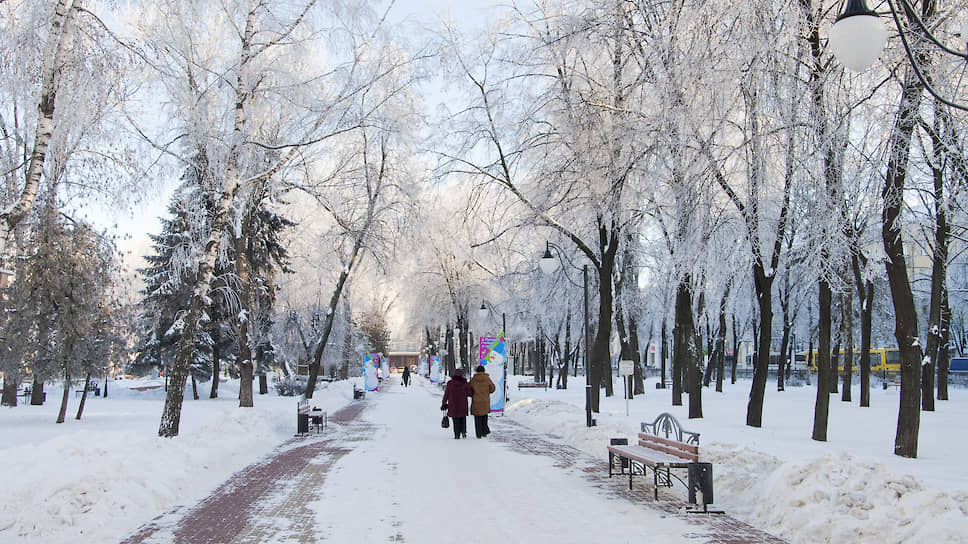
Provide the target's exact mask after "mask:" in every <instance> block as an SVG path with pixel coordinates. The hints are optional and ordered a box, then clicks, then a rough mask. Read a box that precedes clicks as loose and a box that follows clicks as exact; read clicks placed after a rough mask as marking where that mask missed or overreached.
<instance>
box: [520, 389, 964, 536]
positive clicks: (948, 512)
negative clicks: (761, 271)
mask: <svg viewBox="0 0 968 544" xmlns="http://www.w3.org/2000/svg"><path fill="white" fill-rule="evenodd" d="M512 380H513V379H512ZM579 380H581V378H579ZM654 382H655V380H649V382H648V383H647V384H646V386H647V387H646V393H645V395H644V396H638V397H636V398H635V399H633V400H631V401H626V400H625V399H624V398H622V393H621V391H619V393H618V397H612V398H608V399H606V398H604V397H602V406H601V413H600V414H597V415H596V419H597V422H598V426H597V427H596V428H594V429H593V430H592V431H591V432H589V431H588V429H587V428H586V427H585V413H584V408H583V407H584V399H583V398H582V397H581V396H580V391H581V387H579V388H576V389H574V390H569V391H568V392H567V393H566V394H564V395H563V394H562V393H563V392H562V391H554V390H547V391H544V390H540V389H525V390H522V391H521V392H520V393H518V391H516V390H515V389H514V388H513V387H512V388H511V390H510V395H509V396H511V397H512V400H511V402H510V405H509V417H514V418H515V419H517V420H519V421H521V422H523V423H525V424H527V425H529V426H531V427H533V428H535V429H539V430H544V431H546V432H549V433H553V434H558V435H563V436H564V437H565V439H566V440H568V441H569V442H571V443H572V444H573V445H575V446H577V447H579V448H581V449H582V450H585V451H587V452H589V453H592V454H595V455H600V456H603V457H604V456H606V455H607V454H606V449H605V446H606V445H607V444H608V438H609V437H628V438H629V439H630V443H634V438H635V433H636V432H637V431H638V427H639V425H638V424H639V422H640V421H649V422H651V421H652V420H654V418H655V416H656V415H658V414H659V413H662V412H669V413H671V414H673V415H674V416H675V417H676V418H677V419H678V420H679V422H680V423H681V424H682V426H683V427H684V428H685V429H687V430H690V431H696V432H700V433H701V437H700V444H701V445H700V455H701V458H702V460H703V461H709V462H712V463H713V474H714V488H715V499H716V505H717V507H719V508H723V509H725V510H726V511H727V512H728V513H730V514H731V515H733V516H735V517H737V518H740V519H743V520H745V521H748V522H750V523H751V524H752V525H755V526H757V527H760V528H762V529H765V530H767V531H769V532H771V533H774V534H777V535H780V536H782V537H784V538H786V539H788V540H790V541H792V542H796V543H815V542H836V543H871V544H887V543H915V542H936V543H940V542H945V543H949V542H968V433H966V429H968V391H966V390H964V389H959V388H952V389H951V390H950V398H951V400H949V401H945V402H940V401H939V402H937V406H936V411H934V412H922V415H921V427H920V435H919V436H920V438H919V447H918V458H917V459H904V458H901V457H897V456H895V455H894V454H893V452H894V434H895V429H896V425H897V409H898V391H897V389H896V388H894V387H889V388H888V389H887V390H883V389H880V388H877V389H872V391H871V407H869V408H860V407H859V402H858V400H859V398H860V395H859V389H858V388H855V389H854V390H853V391H852V395H853V399H854V402H852V403H849V404H848V403H844V402H841V401H840V396H839V395H832V396H831V403H830V419H829V428H828V433H827V442H815V441H813V440H811V439H810V436H811V434H812V429H813V408H814V401H815V399H816V388H815V386H814V387H809V386H803V387H787V390H786V391H784V392H778V391H776V386H775V384H774V383H771V384H769V386H768V387H767V392H766V399H765V402H764V406H765V407H764V411H763V426H762V427H761V428H759V429H755V428H752V427H747V426H746V424H745V423H746V404H747V402H748V400H749V389H750V382H749V381H748V380H744V381H739V382H737V383H736V384H735V385H729V384H725V385H724V390H725V391H724V393H716V392H715V391H713V390H710V389H705V390H704V391H703V415H704V416H705V417H704V418H703V419H692V420H690V419H688V413H689V412H688V407H687V406H675V407H674V406H671V399H672V392H671V390H668V389H667V390H656V389H655V385H654ZM513 383H515V382H514V381H512V384H513ZM577 385H579V386H583V385H584V384H583V382H581V381H579V383H578V384H577ZM515 396H519V397H521V398H519V399H515V398H514V397H515ZM683 402H684V403H685V404H686V405H688V397H686V396H684V397H683ZM626 403H627V404H628V412H629V414H630V415H628V416H626V415H625V414H626Z"/></svg>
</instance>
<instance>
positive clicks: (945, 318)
mask: <svg viewBox="0 0 968 544" xmlns="http://www.w3.org/2000/svg"><path fill="white" fill-rule="evenodd" d="M950 332H951V308H950V307H949V306H948V290H947V289H945V290H944V291H943V294H942V301H941V345H942V346H943V348H942V349H941V350H940V351H938V400H948V366H949V363H950V361H949V358H948V349H947V348H948V345H949V342H950V341H951V338H950V337H949V333H950Z"/></svg>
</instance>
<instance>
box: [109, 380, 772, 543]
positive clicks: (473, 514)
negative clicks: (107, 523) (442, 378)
mask: <svg viewBox="0 0 968 544" xmlns="http://www.w3.org/2000/svg"><path fill="white" fill-rule="evenodd" d="M382 389H383V390H381V391H380V392H379V393H371V394H368V396H367V398H366V399H365V400H362V401H354V402H352V403H351V404H349V405H347V406H346V407H345V408H343V409H342V410H340V411H339V412H337V413H335V414H331V415H330V418H329V422H330V426H329V428H328V429H327V430H325V431H324V432H323V433H321V434H318V435H317V434H311V435H309V436H307V437H296V438H293V439H291V440H289V441H287V442H286V443H284V444H282V445H280V447H279V448H277V449H276V450H275V451H274V452H273V453H272V454H271V455H269V456H267V457H266V458H264V459H263V460H261V461H259V462H257V463H255V464H253V465H251V466H249V467H247V468H246V469H244V470H242V471H240V472H239V473H236V474H235V475H233V477H232V478H231V479H230V480H229V481H227V482H226V483H225V484H223V485H222V486H221V487H219V488H218V489H216V490H215V491H214V492H213V493H212V494H211V495H210V496H209V497H207V498H206V499H204V500H203V501H201V502H200V503H198V504H196V505H190V506H182V507H179V508H176V509H174V510H172V511H171V512H167V513H165V514H163V515H161V516H159V517H158V518H156V519H154V520H152V521H151V522H150V523H148V524H146V525H144V526H143V527H141V528H140V529H139V530H138V531H137V532H135V533H134V534H132V535H131V536H129V537H128V538H126V539H125V540H124V541H122V544H161V543H166V544H168V543H174V544H250V543H251V544H269V543H292V544H296V543H299V544H310V543H318V542H336V543H343V542H411V543H414V544H423V543H428V542H444V541H447V542H449V541H451V540H455V538H456V540H457V541H460V542H462V543H473V542H509V543H513V542H517V541H523V540H534V535H541V536H543V537H546V538H541V540H549V541H550V540H554V541H557V542H583V541H587V535H589V534H594V535H595V536H596V540H597V541H600V542H627V541H649V542H697V543H721V544H734V543H735V544H739V543H744V544H747V543H748V544H754V543H763V544H782V543H783V542H784V541H783V540H781V539H778V538H776V537H773V536H771V535H769V534H767V533H764V532H762V531H759V530H757V529H755V528H753V527H751V526H749V525H747V524H745V523H743V522H740V521H738V520H736V519H733V518H731V517H729V516H725V515H710V516H704V515H698V514H684V513H682V508H683V507H684V506H685V503H684V502H683V501H682V498H684V495H685V490H683V489H682V488H681V487H677V488H673V489H671V490H663V492H662V500H661V501H660V502H658V503H656V502H653V501H652V489H651V486H649V484H648V480H649V479H647V478H637V479H636V481H635V484H636V485H635V486H634V487H635V489H634V490H633V491H629V489H628V486H627V482H628V480H627V479H626V478H622V477H618V478H612V479H609V478H608V466H607V461H606V460H605V459H595V458H593V457H592V456H589V455H588V454H586V453H584V452H581V451H579V450H576V449H575V448H572V447H571V446H568V445H567V444H564V443H562V442H560V441H558V440H556V439H555V438H553V437H551V436H548V435H544V434H540V433H537V432H534V431H532V430H530V429H528V428H526V427H524V426H522V425H519V424H517V423H515V422H514V421H512V420H511V419H510V418H500V417H497V418H491V429H492V434H491V436H490V437H488V438H487V439H484V440H475V439H474V438H473V422H472V421H471V422H469V427H471V428H470V429H469V430H470V436H471V438H470V439H468V440H459V441H455V440H453V438H452V435H451V433H450V431H449V430H443V429H440V427H439V425H437V422H438V421H439V412H438V411H437V404H439V394H440V393H439V390H438V389H436V388H434V387H431V386H429V385H427V386H420V382H419V381H418V386H417V387H411V388H403V387H402V386H400V385H399V384H396V383H391V384H389V387H383V388H382ZM428 418H429V420H428ZM428 421H429V423H428ZM448 438H449V440H448ZM475 475H481V476H482V477H475ZM468 482H470V483H468ZM535 490H540V492H539V493H536V494H535ZM529 493H532V494H534V495H533V496H531V495H529ZM468 496H471V497H477V498H487V499H490V500H489V502H491V503H494V504H496V505H497V507H495V508H484V507H480V506H477V505H475V504H474V503H473V501H472V500H469V499H468ZM548 497H554V498H556V499H557V498H561V499H562V500H560V501H558V500H555V501H554V502H555V503H554V504H544V503H546V502H548ZM360 512H366V514H365V515H363V516H361V515H360ZM361 520H365V521H361ZM479 524H483V526H484V527H487V533H486V534H480V535H476V536H473V537H471V538H464V537H461V538H457V537H458V536H460V535H462V534H463V535H465V536H466V535H467V534H468V533H467V528H468V527H470V526H473V527H478V526H479ZM639 527H641V532H640V533H639V534H630V533H632V532H636V531H639ZM471 534H473V533H471ZM583 535H584V536H583ZM478 536H479V537H480V538H479V539H478V538H477V537H478ZM644 537H648V538H647V539H645V540H643V538H644Z"/></svg>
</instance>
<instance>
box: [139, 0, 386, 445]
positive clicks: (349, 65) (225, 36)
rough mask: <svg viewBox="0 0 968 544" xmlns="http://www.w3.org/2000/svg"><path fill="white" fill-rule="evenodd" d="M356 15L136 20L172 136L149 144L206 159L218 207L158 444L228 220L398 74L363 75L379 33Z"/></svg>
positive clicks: (205, 10)
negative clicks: (170, 145) (179, 146)
mask: <svg viewBox="0 0 968 544" xmlns="http://www.w3.org/2000/svg"><path fill="white" fill-rule="evenodd" d="M366 14H367V12H366V11H365V10H360V11H357V10H343V9H342V7H341V6H337V5H327V6H323V5H322V3H319V2H317V1H315V0H306V1H304V2H301V3H283V2H270V1H268V0H237V1H233V2H226V3H224V4H219V5H208V4H197V3H188V4H186V3H183V2H165V3H161V4H158V5H156V6H152V7H151V9H150V10H149V11H148V12H147V13H146V14H145V16H144V17H143V20H144V24H143V27H142V33H143V35H144V40H143V42H144V47H143V52H142V57H143V58H144V59H145V60H146V61H147V62H148V63H149V65H150V66H151V67H152V69H153V70H154V73H155V75H156V77H157V78H158V81H159V83H160V86H161V87H162V88H163V89H164V92H165V93H166V95H167V96H168V97H169V101H168V102H167V104H166V106H167V107H168V108H167V113H168V114H169V115H170V116H171V118H172V120H173V121H172V123H170V126H172V127H174V129H175V132H174V134H172V135H169V136H168V137H167V138H157V139H156V140H154V143H155V145H158V146H160V144H159V142H162V141H178V142H180V141H182V140H184V141H185V145H186V147H187V148H188V149H191V150H192V152H197V150H199V149H203V150H205V152H206V154H207V156H208V159H209V162H208V165H209V167H208V168H207V170H206V172H205V173H204V180H205V182H206V183H210V184H211V185H212V186H213V187H215V188H217V191H216V194H217V195H218V196H217V199H216V202H217V204H216V206H215V208H214V210H213V212H212V215H211V219H210V226H209V233H208V236H207V239H206V241H205V245H204V248H202V249H201V250H200V251H199V252H198V256H197V272H196V274H195V278H196V284H195V289H194V292H193V294H192V298H191V301H190V303H189V307H188V308H187V309H186V310H187V311H186V316H185V329H184V332H183V336H182V342H181V343H180V344H179V346H178V350H177V352H176V357H175V361H174V364H173V366H172V376H171V378H172V379H171V383H172V386H170V387H169V390H168V395H167V398H166V401H165V408H164V411H163V414H162V418H161V425H160V427H159V435H160V436H166V437H171V436H175V435H177V434H178V424H179V420H180V414H181V402H182V393H183V390H184V383H185V379H186V376H187V371H188V367H189V361H190V358H191V353H192V343H193V339H194V337H195V332H196V330H197V328H198V326H199V321H200V318H201V316H202V313H203V310H204V307H205V306H206V304H207V300H208V298H209V291H210V286H211V282H212V272H213V269H214V264H215V261H216V258H217V256H218V254H219V251H220V244H221V240H222V238H223V234H225V233H226V232H227V227H228V226H229V219H230V217H232V215H231V211H232V210H233V208H235V207H236V206H241V205H242V204H243V203H244V202H245V199H244V198H241V197H242V196H243V195H245V194H247V192H248V191H249V190H251V189H252V188H254V187H258V186H260V184H262V183H265V182H266V181H268V180H271V179H273V177H274V176H276V175H277V174H280V173H284V172H285V169H286V167H287V166H290V164H291V162H292V161H293V159H294V158H296V157H300V159H301V160H303V161H305V157H307V156H312V150H313V149H316V150H318V149H319V148H320V145H321V144H323V143H325V142H326V141H328V140H329V139H331V138H333V137H335V136H338V135H340V134H343V133H346V132H348V131H351V130H354V129H355V128H357V127H359V126H360V125H361V123H362V122H363V120H365V119H366V118H367V116H368V115H369V113H370V111H369V110H367V109H361V108H360V106H361V105H364V103H363V101H361V100H358V97H359V96H360V95H361V94H363V93H365V92H366V91H367V90H368V89H370V88H371V87H372V86H373V83H375V82H377V81H380V80H381V79H382V78H385V77H386V76H387V75H388V74H394V73H395V69H396V68H398V67H399V65H400V63H399V59H398V58H391V59H388V60H387V62H388V64H386V65H382V68H381V69H372V70H366V69H364V65H366V63H367V62H370V61H372V60H373V57H371V56H369V55H370V54H373V53H374V52H373V51H371V50H370V49H369V47H370V45H371V44H372V41H373V39H374V38H375V36H376V34H375V32H376V30H377V29H379V23H378V22H377V23H376V24H370V23H371V21H372V19H369V18H367V16H366ZM356 16H359V17H360V18H358V19H354V18H353V17H356ZM323 59H325V60H323ZM369 66H370V67H372V68H376V67H377V66H379V65H374V64H373V63H372V62H370V64H369ZM379 102H380V101H379V100H374V103H377V104H378V103H379ZM367 104H369V103H367ZM269 151H271V153H270V152H269ZM236 217H240V216H238V215H237V216H236ZM222 250H224V248H222Z"/></svg>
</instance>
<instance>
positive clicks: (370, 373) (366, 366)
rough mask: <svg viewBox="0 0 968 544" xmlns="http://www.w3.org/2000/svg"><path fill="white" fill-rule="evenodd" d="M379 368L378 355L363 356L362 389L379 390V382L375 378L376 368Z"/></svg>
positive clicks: (367, 354)
mask: <svg viewBox="0 0 968 544" xmlns="http://www.w3.org/2000/svg"><path fill="white" fill-rule="evenodd" d="M379 367H380V354H379V353H365V354H363V388H364V389H366V390H367V391H376V390H378V389H380V380H379V379H378V378H377V372H376V371H377V368H379Z"/></svg>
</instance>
